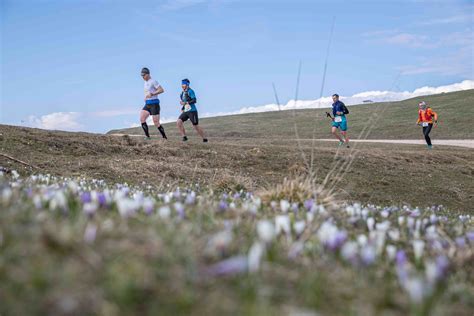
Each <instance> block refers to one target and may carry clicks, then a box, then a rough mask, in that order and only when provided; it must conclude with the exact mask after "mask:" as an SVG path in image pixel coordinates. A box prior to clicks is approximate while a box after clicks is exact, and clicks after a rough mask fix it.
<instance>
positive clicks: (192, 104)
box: [180, 88, 197, 112]
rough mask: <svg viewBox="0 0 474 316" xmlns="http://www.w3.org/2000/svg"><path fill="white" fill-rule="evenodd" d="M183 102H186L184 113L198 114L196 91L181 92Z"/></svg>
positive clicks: (189, 89)
mask: <svg viewBox="0 0 474 316" xmlns="http://www.w3.org/2000/svg"><path fill="white" fill-rule="evenodd" d="M180 98H181V101H183V102H186V103H188V104H185V105H184V107H183V110H184V112H197V108H196V94H195V93H194V90H193V89H191V88H188V89H187V90H186V91H183V92H181V97H180Z"/></svg>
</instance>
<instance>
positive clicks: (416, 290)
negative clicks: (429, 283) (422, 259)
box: [404, 277, 426, 304]
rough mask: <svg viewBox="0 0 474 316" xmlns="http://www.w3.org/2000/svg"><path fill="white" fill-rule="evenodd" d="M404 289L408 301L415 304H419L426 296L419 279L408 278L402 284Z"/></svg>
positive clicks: (421, 281)
mask: <svg viewBox="0 0 474 316" xmlns="http://www.w3.org/2000/svg"><path fill="white" fill-rule="evenodd" d="M404 288H405V290H406V291H407V293H408V296H409V297H410V300H411V301H412V302H414V303H416V304H419V303H421V302H422V301H423V298H424V297H425V295H426V289H425V286H424V284H423V280H422V279H421V278H420V277H411V278H408V279H407V280H406V282H405V284H404Z"/></svg>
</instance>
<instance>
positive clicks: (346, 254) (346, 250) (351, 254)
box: [341, 241, 359, 261]
mask: <svg viewBox="0 0 474 316" xmlns="http://www.w3.org/2000/svg"><path fill="white" fill-rule="evenodd" d="M358 250H359V246H358V245H357V243H356V242H355V241H349V242H346V243H345V244H344V245H343V246H342V248H341V256H342V257H343V258H344V259H345V260H348V261H349V260H352V259H354V258H355V257H356V256H357V253H358Z"/></svg>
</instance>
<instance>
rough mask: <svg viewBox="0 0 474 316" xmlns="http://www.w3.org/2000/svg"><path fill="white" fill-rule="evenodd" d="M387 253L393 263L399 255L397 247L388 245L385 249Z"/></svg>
mask: <svg viewBox="0 0 474 316" xmlns="http://www.w3.org/2000/svg"><path fill="white" fill-rule="evenodd" d="M385 251H386V252H387V257H388V259H390V260H391V261H393V259H395V256H396V254H397V247H395V246H394V245H387V247H385Z"/></svg>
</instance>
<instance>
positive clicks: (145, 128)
mask: <svg viewBox="0 0 474 316" xmlns="http://www.w3.org/2000/svg"><path fill="white" fill-rule="evenodd" d="M142 128H143V131H144V132H145V135H146V137H150V133H149V132H148V125H147V124H146V122H145V123H142Z"/></svg>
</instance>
